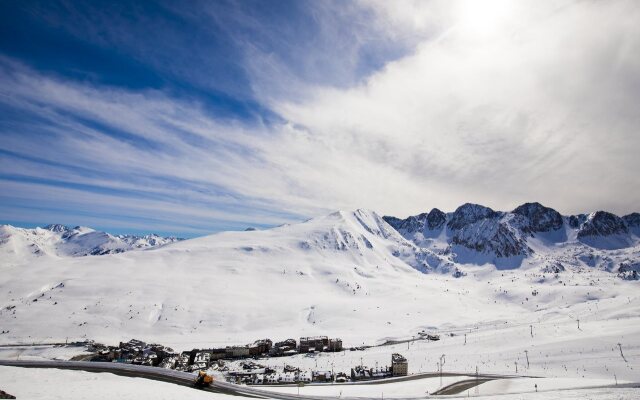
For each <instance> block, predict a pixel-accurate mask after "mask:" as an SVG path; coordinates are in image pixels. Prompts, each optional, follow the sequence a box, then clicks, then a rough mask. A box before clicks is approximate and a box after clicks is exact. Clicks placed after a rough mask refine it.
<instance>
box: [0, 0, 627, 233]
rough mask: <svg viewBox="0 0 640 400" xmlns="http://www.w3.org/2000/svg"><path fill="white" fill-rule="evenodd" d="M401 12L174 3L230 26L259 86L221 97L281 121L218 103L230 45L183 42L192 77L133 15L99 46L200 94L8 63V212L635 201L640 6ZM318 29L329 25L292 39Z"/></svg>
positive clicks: (564, 205)
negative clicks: (132, 25)
mask: <svg viewBox="0 0 640 400" xmlns="http://www.w3.org/2000/svg"><path fill="white" fill-rule="evenodd" d="M398 4H400V5H401V6H399V7H393V8H389V3H388V2H375V1H374V2H355V3H349V4H346V5H345V4H344V3H321V4H316V3H313V4H312V3H305V9H304V10H302V11H304V12H306V13H308V14H305V15H302V17H304V18H302V17H301V19H300V20H299V21H296V22H295V23H294V22H292V23H291V24H290V25H288V26H287V25H286V21H280V20H276V22H274V21H273V20H269V19H265V18H263V17H264V15H263V13H262V12H261V11H260V9H259V8H256V9H246V8H243V7H240V6H237V5H234V4H232V3H230V4H228V5H225V6H224V7H222V8H220V7H213V6H208V5H207V4H202V5H200V6H201V7H202V10H203V12H202V13H193V12H191V11H190V10H186V9H181V8H175V7H171V6H170V5H167V9H168V10H170V11H171V12H172V13H174V14H175V15H177V16H178V17H175V16H174V17H171V18H170V19H168V21H175V18H179V21H183V22H184V21H187V22H190V23H196V22H197V23H199V24H202V25H203V26H209V28H206V29H202V30H201V31H202V32H204V33H202V34H203V35H204V37H205V38H206V37H209V36H207V35H216V34H219V32H224V35H225V36H224V37H226V38H227V39H228V40H229V44H228V45H227V46H231V47H233V51H225V52H223V53H224V54H235V55H237V57H238V58H237V59H235V60H234V61H233V63H234V65H235V64H238V65H241V69H242V71H243V74H246V76H245V78H246V79H247V85H248V87H249V88H250V90H249V91H248V92H247V91H246V90H247V89H246V87H245V86H244V83H242V82H238V85H239V86H238V85H235V84H233V82H231V83H230V84H231V85H232V86H233V88H231V89H230V88H229V87H226V86H224V85H223V86H216V89H215V90H229V93H230V95H231V96H233V97H236V98H243V96H244V99H243V100H240V101H246V102H249V103H252V104H258V105H259V106H258V109H261V110H265V111H266V112H267V114H269V115H270V116H268V117H267V118H263V117H258V118H255V116H251V117H247V116H246V115H244V114H242V113H241V114H238V115H236V116H231V117H230V116H228V115H225V116H220V115H219V113H218V112H217V111H216V105H215V104H212V103H211V102H210V99H209V98H207V96H204V97H203V96H202V90H205V91H206V90H209V89H207V88H210V89H211V87H210V86H207V85H206V84H203V81H202V77H203V76H206V74H207V72H208V71H212V72H214V71H217V69H215V68H213V67H212V66H211V60H213V59H215V57H216V55H217V54H222V53H220V52H221V51H222V50H220V49H216V48H213V47H207V48H205V47H201V46H198V45H196V46H195V47H194V49H208V50H209V52H205V53H203V54H200V55H198V57H197V58H193V59H189V58H188V56H185V55H186V54H188V49H182V48H181V49H180V50H179V51H178V50H175V47H176V46H173V45H172V46H168V47H167V48H166V49H167V50H171V51H173V52H174V54H175V55H177V56H181V57H187V58H186V59H181V60H180V65H184V64H185V63H187V64H189V65H190V66H191V68H192V69H193V71H191V72H189V73H187V72H185V71H186V70H185V69H184V68H182V67H180V68H181V69H180V70H179V71H182V72H180V73H178V72H175V71H178V70H175V69H172V68H174V67H172V66H170V65H168V66H166V67H162V68H161V67H160V66H158V64H157V63H158V62H159V61H158V60H159V59H158V58H157V53H155V52H144V51H142V50H143V49H144V47H145V46H146V45H147V44H145V43H146V41H145V40H142V39H141V40H139V41H136V40H137V39H135V37H133V35H132V33H135V32H136V31H135V30H128V29H129V28H128V24H127V23H126V21H125V22H122V23H121V24H114V26H113V27H112V28H110V29H112V30H113V31H111V32H110V33H109V34H107V35H105V36H104V37H100V36H99V35H98V33H97V32H99V29H98V30H95V29H97V28H96V27H94V28H95V29H93V30H90V35H89V37H88V38H87V40H88V41H90V42H95V43H96V45H100V46H108V45H109V44H110V43H114V42H115V43H119V44H120V46H121V47H122V48H123V49H135V50H132V51H134V52H135V53H136V54H137V55H136V57H138V58H139V59H140V60H141V61H143V62H145V63H146V64H147V65H151V66H152V68H156V69H159V70H167V69H168V70H171V71H174V72H171V74H172V75H173V76H177V75H180V77H181V78H180V79H181V80H183V81H184V80H186V81H189V82H191V83H190V84H193V85H195V86H199V87H200V88H199V89H198V90H197V91H195V92H192V93H190V92H188V91H186V89H184V88H182V89H181V90H176V89H175V87H173V86H167V87H155V86H154V87H148V88H140V87H137V86H135V85H133V86H122V85H114V84H105V83H101V82H97V81H95V80H91V79H89V80H79V79H77V78H76V77H74V76H65V74H63V73H60V74H52V73H50V72H48V71H42V70H40V69H37V68H34V67H32V66H29V65H28V63H25V62H22V61H20V60H18V59H16V58H15V57H9V56H4V57H2V58H0V70H1V72H2V74H1V75H2V76H1V77H0V107H1V108H0V112H1V115H2V118H1V119H0V134H1V135H2V141H1V142H0V167H1V169H0V170H1V173H0V187H2V195H0V219H1V220H4V221H16V222H24V223H45V222H64V223H70V224H86V225H90V224H91V223H93V222H95V223H98V224H100V225H99V226H98V227H103V228H110V227H112V228H114V229H116V230H118V229H123V227H127V226H129V227H131V228H132V229H138V230H139V231H141V232H144V231H149V230H154V229H156V230H158V229H162V230H164V231H173V232H180V233H187V234H202V233H203V232H207V231H215V230H222V229H242V228H243V227H246V226H249V225H259V226H272V225H276V224H280V223H286V222H292V221H296V220H300V219H303V218H305V217H308V216H313V215H317V214H320V213H323V212H327V211H329V210H333V209H338V208H347V209H350V208H358V207H366V208H371V209H374V210H377V211H379V212H381V213H384V214H396V215H400V216H404V215H407V214H410V213H417V212H421V211H425V210H428V209H430V208H431V207H440V208H443V209H446V210H451V209H453V208H455V207H456V206H457V205H459V204H461V203H464V202H467V201H474V202H480V203H484V204H487V205H489V206H492V207H495V208H498V209H511V208H513V207H515V206H516V205H518V204H520V203H522V202H525V201H541V202H543V203H546V204H548V205H550V206H552V207H555V208H558V209H559V210H560V211H562V212H565V213H574V212H582V211H591V210H595V209H608V210H611V211H614V212H618V213H627V212H631V211H635V210H634V208H635V207H636V205H637V204H638V201H639V200H640V178H638V176H637V173H636V171H638V170H640V165H639V161H638V158H637V153H638V150H640V138H639V136H638V135H637V133H636V131H637V126H639V123H640V113H638V112H637V106H636V105H637V104H638V101H639V100H640V99H639V98H638V96H640V90H638V89H640V79H639V77H638V71H639V70H640V28H638V27H637V26H636V25H637V24H635V21H637V20H638V18H639V17H640V15H639V14H640V10H639V6H637V5H636V4H635V3H633V2H625V1H614V2H607V3H603V2H572V1H563V2H553V3H551V2H545V3H540V2H518V3H513V2H502V1H495V2H482V3H481V4H482V7H481V8H477V4H478V2H440V1H431V2H402V3H398ZM212 7H213V8H212ZM298 11H300V10H298ZM85 13H86V12H85ZM221 13H222V14H221ZM73 15H74V19H77V18H81V17H83V15H84V14H83V12H81V11H78V10H75V12H74V14H73ZM310 15H311V17H310ZM288 16H289V15H288ZM224 17H228V18H227V19H225V18H224ZM95 18H102V19H98V20H96V19H95ZM165 19H166V18H165ZM103 20H104V16H103V17H100V16H94V17H93V18H90V19H89V21H94V22H95V21H103ZM207 21H209V25H207ZM301 21H302V22H301ZM346 21H352V23H351V24H346ZM596 21H597V22H598V24H599V26H600V29H598V30H595V29H593V26H594V23H595V22H596ZM85 22H86V21H85ZM305 24H309V26H313V30H312V31H311V32H307V33H305V34H304V35H299V36H300V38H299V40H298V41H296V40H295V38H296V29H300V28H301V27H303V26H305ZM98 25H99V24H98ZM82 26H83V24H79V25H78V26H77V27H76V29H78V31H74V32H72V33H73V34H74V35H76V36H77V35H80V34H81V33H82ZM153 26H156V25H153ZM158 26H160V25H158ZM162 26H164V25H162ZM172 26H173V25H172ZM156 27H157V26H156ZM174 28H175V27H173V28H171V29H174ZM105 29H106V28H105ZM172 32H173V31H172ZM601 32H607V35H602V34H601ZM174 34H177V33H175V32H174ZM96 35H97V36H96ZM98 39H100V40H98ZM101 40H102V41H104V42H101ZM217 40H220V38H217ZM172 41H173V42H172V43H174V44H175V43H184V42H183V41H182V38H172ZM205 41H206V40H205ZM98 43H99V44H98ZM333 44H336V45H333ZM172 49H173V50H172ZM207 57H212V58H210V59H209V58H207ZM204 58H207V59H208V60H209V61H207V62H202V63H198V62H196V61H197V60H200V59H204ZM165 60H166V59H165ZM189 60H190V61H192V63H189ZM193 62H195V63H193ZM323 63H324V64H323ZM176 68H177V67H176ZM243 79H244V78H243ZM174 84H175V82H174ZM225 87H226V89H225ZM238 96H239V97H238ZM272 116H275V118H272ZM47 215H49V216H50V218H49V219H47V221H42V218H43V217H44V216H47ZM57 218H59V219H57ZM60 219H62V220H60Z"/></svg>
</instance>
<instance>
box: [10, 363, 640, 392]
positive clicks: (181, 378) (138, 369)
mask: <svg viewBox="0 0 640 400" xmlns="http://www.w3.org/2000/svg"><path fill="white" fill-rule="evenodd" d="M0 365H3V366H10V367H23V368H57V369H69V370H82V371H87V372H107V373H113V374H116V375H123V376H130V377H138V378H145V379H153V380H158V381H163V382H168V383H173V384H177V385H182V386H190V387H191V386H193V377H194V375H193V374H191V373H188V372H183V371H175V370H171V369H164V368H157V367H148V366H141V365H131V364H122V363H100V362H88V361H41V360H0ZM438 375H439V374H438V373H424V374H420V376H414V375H412V376H409V377H406V378H405V379H421V378H428V377H434V376H438ZM444 375H447V376H461V377H469V376H470V375H468V374H462V373H460V374H458V373H444V374H443V376H444ZM513 378H516V376H513V375H509V376H508V375H478V377H477V379H476V378H475V377H474V379H463V380H461V381H459V382H456V383H453V384H451V385H448V386H446V387H444V388H442V389H441V390H440V391H438V392H436V393H434V394H435V395H438V394H442V395H455V394H459V393H461V392H463V391H465V390H468V389H470V388H472V387H474V386H476V385H479V384H482V383H485V382H487V381H490V380H494V379H513ZM393 381H396V382H397V380H393ZM385 383H391V382H379V384H385ZM601 387H605V386H598V387H593V388H601ZM606 387H609V386H606ZM611 387H613V386H611ZM618 387H619V388H621V387H640V383H634V384H626V385H620V386H618ZM202 390H206V391H210V392H216V393H224V394H228V395H235V396H243V397H249V398H269V399H281V400H300V399H304V400H328V399H332V398H333V397H327V396H309V395H296V394H288V393H278V392H272V391H266V390H263V389H257V388H253V387H250V386H244V385H236V384H233V383H228V382H223V381H219V380H216V381H214V382H213V384H212V385H211V387H209V388H204V389H202ZM344 398H345V399H348V397H344ZM378 398H379V397H377V396H376V397H358V398H357V399H358V400H369V399H371V400H373V399H378ZM422 398H425V396H421V397H408V398H406V399H398V400H417V399H422Z"/></svg>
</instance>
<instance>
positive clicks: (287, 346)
mask: <svg viewBox="0 0 640 400" xmlns="http://www.w3.org/2000/svg"><path fill="white" fill-rule="evenodd" d="M88 350H89V351H91V352H94V353H95V354H96V355H95V357H93V358H92V360H94V361H110V362H111V361H113V362H122V363H129V364H140V365H149V366H154V367H162V368H170V369H176V370H180V371H198V370H204V369H208V368H210V367H212V366H216V365H217V366H218V367H221V366H222V362H221V360H235V359H244V358H259V357H265V356H269V357H280V356H290V355H294V354H297V353H314V352H321V351H342V340H341V339H329V338H328V337H327V336H315V337H302V338H300V344H299V345H298V342H296V340H295V339H286V340H283V341H282V342H276V343H275V344H274V343H273V342H272V341H271V339H260V340H256V341H255V342H253V343H251V344H247V345H243V346H226V347H218V348H210V349H193V350H190V351H183V352H182V353H176V352H174V351H173V349H171V348H169V347H164V346H162V345H159V344H147V343H145V342H143V341H141V340H136V339H131V340H130V341H128V342H121V343H120V345H119V346H117V347H116V346H105V345H102V344H99V343H93V342H92V343H89V345H88Z"/></svg>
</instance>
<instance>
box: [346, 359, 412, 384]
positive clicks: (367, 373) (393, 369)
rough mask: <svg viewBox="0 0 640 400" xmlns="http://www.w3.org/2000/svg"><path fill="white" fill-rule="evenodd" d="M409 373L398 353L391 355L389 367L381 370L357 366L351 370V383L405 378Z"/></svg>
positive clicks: (407, 366)
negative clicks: (395, 377)
mask: <svg viewBox="0 0 640 400" xmlns="http://www.w3.org/2000/svg"><path fill="white" fill-rule="evenodd" d="M408 373H409V363H408V362H407V359H406V358H404V357H403V356H402V355H400V354H398V353H394V354H392V355H391V366H389V367H383V368H375V369H374V368H367V367H365V366H362V365H359V366H356V367H354V368H351V380H352V381H367V380H372V379H382V378H391V377H394V376H406V375H408Z"/></svg>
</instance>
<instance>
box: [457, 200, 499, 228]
mask: <svg viewBox="0 0 640 400" xmlns="http://www.w3.org/2000/svg"><path fill="white" fill-rule="evenodd" d="M498 216H500V213H497V212H495V211H493V210H492V209H490V208H489V207H485V206H481V205H479V204H471V203H466V204H463V205H461V206H460V207H458V208H457V209H456V211H454V212H453V215H452V216H451V219H450V220H449V223H448V224H447V226H448V227H449V229H451V230H456V229H460V228H462V227H464V226H465V225H469V224H472V223H474V222H476V221H479V220H481V219H485V218H496V217H498Z"/></svg>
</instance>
